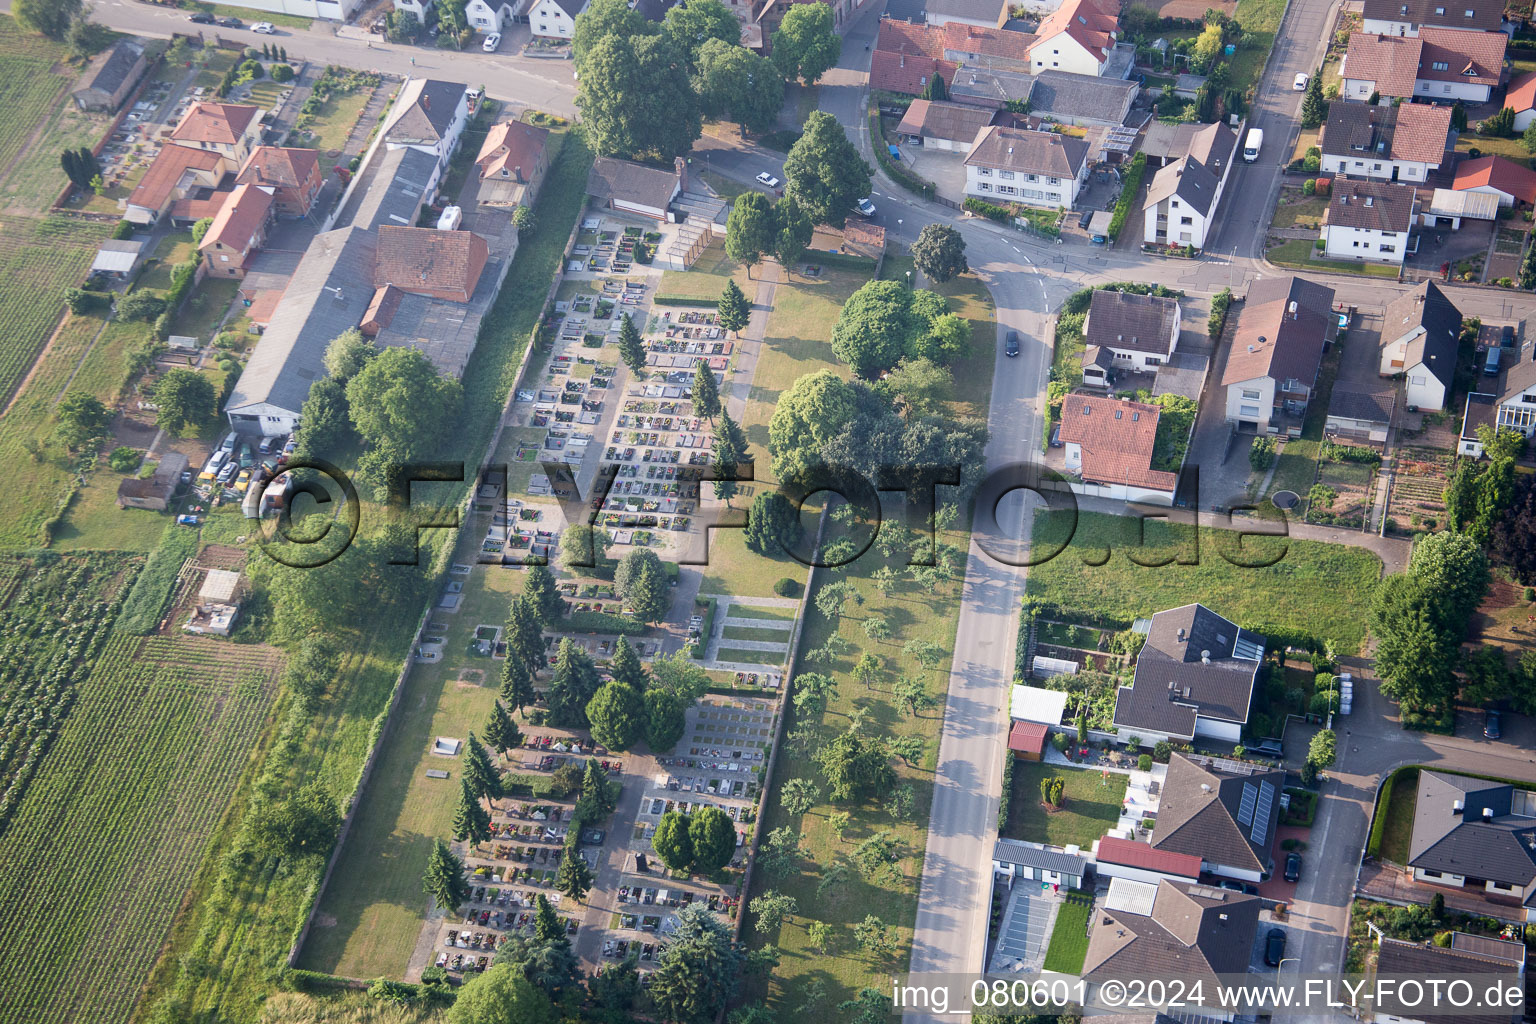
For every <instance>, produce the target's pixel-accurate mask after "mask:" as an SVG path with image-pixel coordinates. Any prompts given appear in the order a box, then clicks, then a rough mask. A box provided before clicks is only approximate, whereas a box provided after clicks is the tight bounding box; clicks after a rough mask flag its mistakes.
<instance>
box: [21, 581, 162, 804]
mask: <svg viewBox="0 0 1536 1024" xmlns="http://www.w3.org/2000/svg"><path fill="white" fill-rule="evenodd" d="M138 570H139V562H138V560H137V559H134V558H130V557H124V556H121V555H116V554H93V555H88V556H84V557H78V558H66V559H57V558H35V559H28V558H6V559H4V560H0V665H3V666H4V669H3V670H0V708H3V710H4V725H3V726H0V789H3V790H4V796H3V797H0V829H3V828H4V827H5V823H6V822H7V821H8V820H9V819H10V817H11V816H12V814H13V813H15V811H16V808H17V807H18V805H20V804H21V802H22V800H23V798H24V797H25V796H26V793H27V789H28V786H29V784H30V783H31V781H32V779H33V778H34V777H35V776H36V775H37V772H38V771H39V769H40V768H42V767H44V766H45V765H46V764H47V763H48V758H49V747H50V745H51V744H52V743H53V740H54V737H55V736H56V735H57V734H58V731H59V729H60V727H61V726H62V725H63V724H64V722H65V721H66V719H67V718H68V717H69V714H70V708H71V706H72V705H73V704H74V703H75V700H76V689H77V687H78V686H79V684H80V682H81V680H82V679H84V678H85V676H86V674H87V673H88V672H89V671H90V659H91V657H92V655H94V654H95V653H96V651H97V650H98V649H99V648H100V646H101V643H102V641H103V639H104V638H105V636H106V634H107V631H108V630H109V629H110V628H111V625H112V620H113V619H115V618H116V617H117V609H118V606H119V604H120V602H121V599H122V593H123V590H124V588H125V586H126V584H127V583H129V582H131V581H132V579H133V577H134V575H136V574H137V573H138ZM0 834H3V833H0Z"/></svg>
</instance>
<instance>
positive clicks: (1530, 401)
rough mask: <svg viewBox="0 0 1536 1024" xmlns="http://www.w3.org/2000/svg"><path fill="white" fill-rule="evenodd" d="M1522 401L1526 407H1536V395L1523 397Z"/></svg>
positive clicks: (1521, 397)
mask: <svg viewBox="0 0 1536 1024" xmlns="http://www.w3.org/2000/svg"><path fill="white" fill-rule="evenodd" d="M1520 401H1522V402H1524V403H1525V404H1526V405H1536V395H1521V396H1520Z"/></svg>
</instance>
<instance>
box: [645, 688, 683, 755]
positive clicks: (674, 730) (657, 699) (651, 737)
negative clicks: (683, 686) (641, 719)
mask: <svg viewBox="0 0 1536 1024" xmlns="http://www.w3.org/2000/svg"><path fill="white" fill-rule="evenodd" d="M687 709H688V704H687V702H685V701H684V700H683V698H682V697H681V696H679V695H678V694H676V693H673V692H672V691H670V690H663V689H651V690H646V691H645V743H646V746H648V747H650V748H651V752H652V753H655V754H663V753H666V752H667V751H669V750H671V749H672V748H673V747H675V746H677V741H678V740H680V739H682V738H683V731H684V730H685V728H686V727H687V719H686V718H685V717H684V714H685V712H686V711H687Z"/></svg>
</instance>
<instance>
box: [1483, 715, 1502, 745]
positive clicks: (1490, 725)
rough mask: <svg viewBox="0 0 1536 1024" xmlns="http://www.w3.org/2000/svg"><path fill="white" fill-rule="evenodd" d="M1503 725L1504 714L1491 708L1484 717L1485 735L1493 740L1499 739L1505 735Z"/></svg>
mask: <svg viewBox="0 0 1536 1024" xmlns="http://www.w3.org/2000/svg"><path fill="white" fill-rule="evenodd" d="M1503 724H1504V715H1503V713H1502V712H1500V711H1497V710H1495V709H1493V708H1489V709H1488V711H1487V713H1486V714H1484V715H1483V735H1484V736H1486V737H1488V738H1489V739H1491V740H1496V739H1498V738H1499V737H1500V736H1502V735H1504V730H1503V729H1502V728H1501V726H1503Z"/></svg>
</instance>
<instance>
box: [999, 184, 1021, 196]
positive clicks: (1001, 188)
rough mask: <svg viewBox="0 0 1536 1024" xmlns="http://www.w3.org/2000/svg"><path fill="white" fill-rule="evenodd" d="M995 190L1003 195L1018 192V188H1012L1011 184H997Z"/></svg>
mask: <svg viewBox="0 0 1536 1024" xmlns="http://www.w3.org/2000/svg"><path fill="white" fill-rule="evenodd" d="M997 190H998V192H1000V193H1002V194H1003V195H1005V196H1014V195H1018V194H1019V190H1018V189H1016V188H1014V187H1013V186H1012V185H999V186H997Z"/></svg>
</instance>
